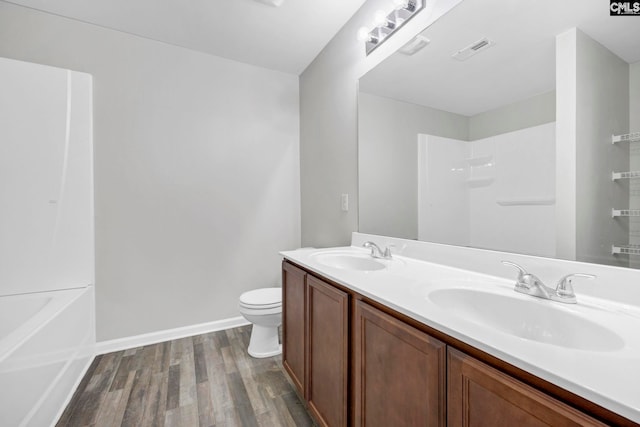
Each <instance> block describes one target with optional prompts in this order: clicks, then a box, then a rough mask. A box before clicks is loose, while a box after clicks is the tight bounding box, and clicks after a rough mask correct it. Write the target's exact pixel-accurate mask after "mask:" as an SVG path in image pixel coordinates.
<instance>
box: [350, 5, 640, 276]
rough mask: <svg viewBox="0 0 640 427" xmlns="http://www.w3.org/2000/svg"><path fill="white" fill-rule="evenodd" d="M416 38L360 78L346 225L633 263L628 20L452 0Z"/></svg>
mask: <svg viewBox="0 0 640 427" xmlns="http://www.w3.org/2000/svg"><path fill="white" fill-rule="evenodd" d="M420 37H422V38H426V39H428V41H429V42H428V43H421V45H423V46H424V48H423V49H420V50H418V51H417V52H411V49H407V50H405V51H404V52H403V49H400V51H398V52H396V53H395V54H393V55H391V56H390V57H389V58H387V59H386V60H385V61H383V62H382V63H381V64H380V65H378V66H377V67H376V68H374V69H372V70H371V71H370V72H369V73H367V74H366V75H365V76H363V77H362V78H361V79H360V94H359V101H358V109H359V129H358V132H359V146H358V156H359V159H358V168H359V170H358V173H359V204H360V205H359V230H360V231H361V232H365V233H372V234H381V235H388V236H394V237H402V238H408V239H420V240H425V241H431V242H438V243H446V244H452V245H462V246H471V247H480V248H487V249H495V250H501V251H508V252H518V253H524V254H531V255H540V256H547V257H558V258H563V259H573V260H579V261H587V262H596V263H605V264H612V265H620V266H630V267H640V256H638V254H640V178H639V177H640V138H638V136H640V135H635V136H636V139H638V140H639V141H638V142H633V140H634V135H633V134H634V133H635V132H640V16H638V17H635V16H634V17H619V16H609V11H608V9H607V8H606V7H605V6H603V4H602V2H598V1H588V2H585V1H584V0H566V1H563V2H557V1H555V0H539V1H535V2H523V1H517V2H504V1H501V0H464V1H462V2H461V3H460V4H459V5H458V6H456V7H455V8H454V9H453V10H451V11H450V12H449V13H448V14H446V15H445V16H443V17H442V18H440V19H439V20H438V21H436V22H435V23H434V24H432V25H431V26H430V27H429V28H427V29H425V30H424V31H423V32H422V33H421V34H420ZM629 134H631V136H630V137H628V138H627V139H631V141H623V142H617V143H612V135H629ZM635 176H637V177H635ZM612 178H615V179H612ZM618 251H619V252H622V253H614V252H618Z"/></svg>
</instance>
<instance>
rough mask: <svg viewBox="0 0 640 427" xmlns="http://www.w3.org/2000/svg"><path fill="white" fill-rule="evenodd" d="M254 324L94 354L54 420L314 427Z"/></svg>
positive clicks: (183, 426) (169, 425) (89, 423)
mask: <svg viewBox="0 0 640 427" xmlns="http://www.w3.org/2000/svg"><path fill="white" fill-rule="evenodd" d="M250 334H251V326H250V325H249V326H243V327H240V328H236V329H229V330H226V331H219V332H212V333H209V334H203V335H198V336H195V337H188V338H183V339H178V340H174V341H167V342H163V343H159V344H154V345H149V346H145V347H139V348H135V349H130V350H126V351H119V352H114V353H109V354H104V355H101V356H97V357H96V358H95V360H94V361H93V363H92V365H91V367H90V368H89V370H88V371H87V374H86V375H85V376H84V378H83V380H82V382H81V383H80V386H79V387H78V389H77V390H76V392H75V394H74V396H73V398H72V399H71V402H69V405H68V406H67V408H66V409H65V411H64V413H63V414H62V417H61V418H60V420H59V422H58V424H57V426H58V427H62V426H65V427H66V426H73V427H82V426H98V427H102V426H136V427H137V426H167V427H172V426H179V427H191V426H204V427H210V426H249V427H253V426H256V427H257V426H265V427H272V426H274V427H275V426H311V425H313V423H312V421H311V419H310V418H309V415H308V414H307V412H306V410H305V408H304V406H303V404H302V403H301V402H300V400H299V399H298V396H297V395H296V393H295V392H294V390H293V387H292V386H291V384H290V383H289V382H288V380H287V378H286V377H285V374H284V372H283V370H282V363H281V356H277V357H270V358H266V359H254V358H252V357H250V356H249V355H248V354H247V351H246V349H247V345H248V343H249V337H250Z"/></svg>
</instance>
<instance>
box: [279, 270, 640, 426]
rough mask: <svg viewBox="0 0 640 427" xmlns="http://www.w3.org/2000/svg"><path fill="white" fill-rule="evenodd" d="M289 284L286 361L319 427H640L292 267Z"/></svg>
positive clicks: (286, 282) (285, 297) (285, 275)
mask: <svg viewBox="0 0 640 427" xmlns="http://www.w3.org/2000/svg"><path fill="white" fill-rule="evenodd" d="M282 287H283V324H284V334H283V346H284V352H283V361H282V364H283V366H284V369H285V370H286V371H287V373H288V374H289V376H290V377H291V379H292V381H293V383H294V384H295V386H296V387H297V388H298V391H299V392H300V394H301V396H303V397H304V399H305V401H306V403H307V407H308V409H309V411H310V412H311V414H312V415H313V417H314V418H315V420H316V421H317V422H318V424H319V425H321V426H330V427H341V426H347V425H354V426H358V427H360V426H385V427H387V426H394V427H396V426H445V425H446V426H449V427H460V426H465V427H467V426H472V427H473V426H490V427H496V426H498V427H499V426H505V427H512V426H518V427H520V426H525V427H527V426H602V425H606V424H602V423H601V422H600V421H599V420H598V419H595V418H592V417H590V416H589V415H587V413H584V412H581V411H580V410H579V409H578V408H582V409H583V410H585V411H586V412H588V413H589V414H591V415H594V416H597V417H598V418H599V419H601V420H603V421H606V422H610V423H611V425H633V426H638V424H635V423H633V422H631V421H629V420H627V419H626V418H622V417H620V416H619V415H617V414H615V413H612V412H610V411H607V410H605V409H604V408H601V407H597V406H596V405H593V404H591V403H590V402H588V401H585V400H584V399H582V398H578V397H576V396H573V395H571V394H570V393H565V392H564V391H562V393H563V394H560V396H566V397H565V398H564V399H565V401H563V400H558V399H557V398H555V397H553V396H554V395H555V396H558V394H557V393H558V389H559V388H558V387H556V386H553V385H549V384H548V383H546V385H545V382H544V381H542V380H539V379H536V378H535V377H533V379H532V376H531V375H530V374H527V373H525V372H519V370H518V369H517V368H514V367H511V366H510V365H508V364H507V363H505V362H502V361H500V360H498V359H496V358H495V357H492V356H489V355H487V354H485V353H483V352H482V351H480V350H477V349H474V348H472V347H469V346H468V345H466V344H464V343H461V342H460V341H458V340H456V339H454V338H452V337H449V336H448V335H445V334H443V333H441V332H440V331H437V330H435V329H432V328H429V327H427V326H425V325H422V324H421V323H419V322H416V321H413V320H411V319H409V318H407V317H406V316H403V315H402V314H400V313H397V312H396V311H394V310H392V309H390V308H387V307H385V306H384V305H382V304H379V303H375V302H373V301H369V300H367V298H365V297H363V296H362V295H360V294H358V293H356V292H353V291H350V290H348V289H346V288H343V287H341V286H339V285H333V284H331V283H329V281H325V280H322V279H321V278H319V277H317V276H316V275H314V274H312V273H310V272H306V271H305V270H303V269H302V268H299V267H297V266H295V265H293V264H291V263H289V262H287V261H285V262H283V283H282ZM434 336H435V337H438V338H435V337H434ZM455 347H458V348H463V349H465V351H467V353H464V352H462V351H460V350H458V349H456V348H455ZM471 354H472V355H473V356H471ZM525 381H526V382H525ZM532 381H533V382H532ZM530 384H531V385H530ZM534 386H536V387H538V388H536V387H534ZM550 386H551V387H550ZM545 387H546V388H545Z"/></svg>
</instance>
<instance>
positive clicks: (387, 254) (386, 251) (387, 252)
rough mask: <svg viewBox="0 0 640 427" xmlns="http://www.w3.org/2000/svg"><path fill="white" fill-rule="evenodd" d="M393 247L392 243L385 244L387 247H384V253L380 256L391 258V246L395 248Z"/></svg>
mask: <svg viewBox="0 0 640 427" xmlns="http://www.w3.org/2000/svg"><path fill="white" fill-rule="evenodd" d="M395 247H396V245H394V244H393V243H392V244H389V245H387V247H386V248H384V254H383V255H382V257H383V258H384V259H391V248H395Z"/></svg>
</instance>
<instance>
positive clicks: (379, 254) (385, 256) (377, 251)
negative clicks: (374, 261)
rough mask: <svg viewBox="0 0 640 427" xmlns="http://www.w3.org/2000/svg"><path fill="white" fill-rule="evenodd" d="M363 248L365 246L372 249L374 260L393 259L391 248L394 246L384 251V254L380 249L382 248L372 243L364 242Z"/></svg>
mask: <svg viewBox="0 0 640 427" xmlns="http://www.w3.org/2000/svg"><path fill="white" fill-rule="evenodd" d="M362 246H364V247H365V248H371V256H372V257H374V258H381V259H391V246H393V245H389V246H387V247H386V248H385V249H384V252H383V251H382V249H380V246H378V245H376V244H375V243H373V242H371V241H368V242H364V243H363V244H362Z"/></svg>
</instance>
